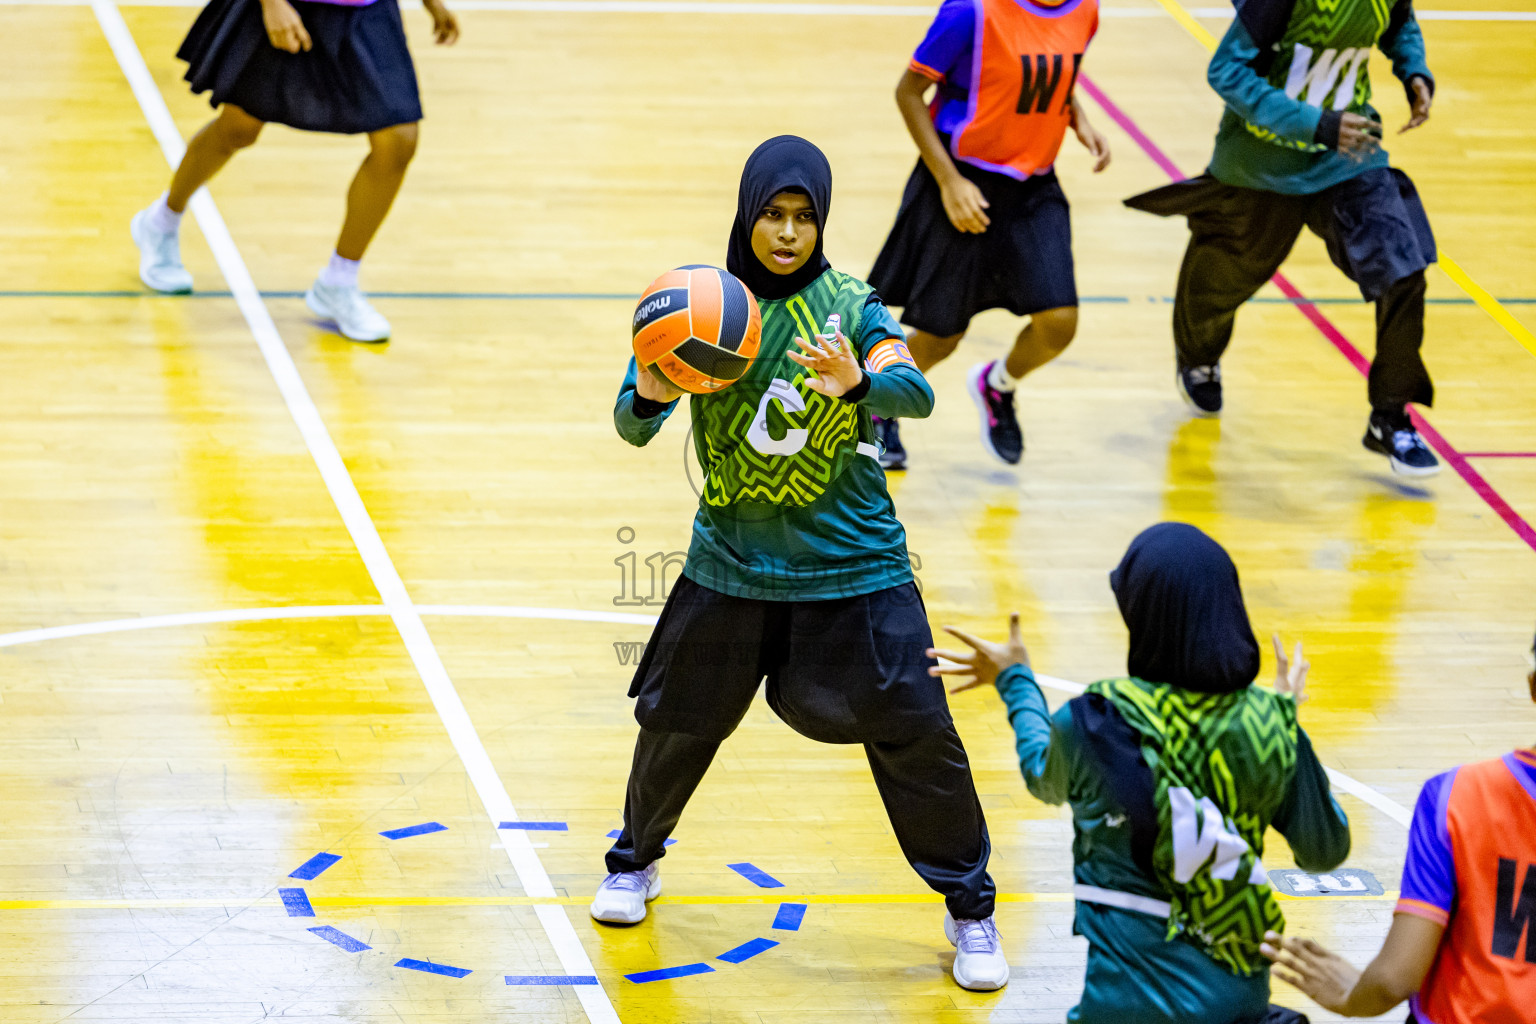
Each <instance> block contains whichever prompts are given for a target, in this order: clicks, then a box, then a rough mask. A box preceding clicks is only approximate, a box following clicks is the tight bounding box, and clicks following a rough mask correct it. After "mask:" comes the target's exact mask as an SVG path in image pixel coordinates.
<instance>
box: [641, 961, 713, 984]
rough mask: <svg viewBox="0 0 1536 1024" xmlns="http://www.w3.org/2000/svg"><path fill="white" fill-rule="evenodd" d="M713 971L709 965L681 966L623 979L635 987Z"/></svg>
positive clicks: (642, 972)
mask: <svg viewBox="0 0 1536 1024" xmlns="http://www.w3.org/2000/svg"><path fill="white" fill-rule="evenodd" d="M713 973H715V969H714V968H713V967H711V966H709V964H683V966H681V967H663V968H661V969H660V970H656V971H641V972H640V973H638V974H626V975H624V977H626V978H628V979H629V980H630V981H632V982H634V983H635V984H636V985H644V984H645V983H646V982H648V981H666V980H667V979H668V978H686V977H688V976H689V975H690V974H713Z"/></svg>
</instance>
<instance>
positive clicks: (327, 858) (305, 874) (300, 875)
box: [288, 853, 341, 882]
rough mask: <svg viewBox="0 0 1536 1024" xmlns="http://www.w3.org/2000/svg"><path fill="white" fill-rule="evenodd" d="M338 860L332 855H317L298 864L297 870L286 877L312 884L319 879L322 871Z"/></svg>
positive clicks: (338, 858)
mask: <svg viewBox="0 0 1536 1024" xmlns="http://www.w3.org/2000/svg"><path fill="white" fill-rule="evenodd" d="M339 860H341V858H340V857H338V856H337V855H336V854H334V853H317V854H315V855H314V856H313V857H311V858H309V860H307V861H305V862H304V863H303V864H300V865H299V866H298V869H297V870H295V871H294V872H293V873H292V874H290V875H289V876H288V877H289V878H297V879H300V880H302V881H305V882H313V881H314V880H315V879H317V878H319V877H320V873H321V872H322V871H324V870H325V869H326V868H328V867H330V866H331V865H332V864H335V863H336V862H337V861H339Z"/></svg>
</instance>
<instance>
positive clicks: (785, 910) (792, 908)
mask: <svg viewBox="0 0 1536 1024" xmlns="http://www.w3.org/2000/svg"><path fill="white" fill-rule="evenodd" d="M803 920H805V904H804V903H780V904H779V916H778V917H775V918H774V919H773V926H774V927H775V928H777V929H778V930H779V931H781V932H797V931H799V930H800V922H801V921H803Z"/></svg>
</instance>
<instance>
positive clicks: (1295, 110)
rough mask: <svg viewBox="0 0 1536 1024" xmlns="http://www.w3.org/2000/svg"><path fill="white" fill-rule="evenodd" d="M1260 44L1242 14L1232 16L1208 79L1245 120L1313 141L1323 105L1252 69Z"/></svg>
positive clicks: (1289, 137)
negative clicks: (1293, 93) (1297, 97)
mask: <svg viewBox="0 0 1536 1024" xmlns="http://www.w3.org/2000/svg"><path fill="white" fill-rule="evenodd" d="M1258 56H1259V47H1258V44H1256V43H1255V42H1254V41H1253V37H1252V36H1250V35H1249V34H1248V30H1247V29H1246V28H1244V27H1243V21H1242V19H1241V18H1233V19H1232V27H1231V28H1229V29H1227V34H1226V35H1224V36H1222V38H1221V45H1220V46H1218V47H1216V53H1215V55H1214V56H1212V57H1211V64H1210V67H1208V68H1207V69H1206V73H1205V78H1206V81H1208V82H1210V83H1211V88H1212V89H1215V90H1216V93H1217V94H1218V95H1219V96H1220V97H1221V98H1222V99H1224V100H1226V102H1227V106H1228V107H1230V108H1231V109H1232V111H1233V112H1234V113H1236V114H1237V115H1238V116H1239V117H1241V118H1242V119H1243V120H1245V121H1247V122H1248V123H1249V124H1255V125H1258V126H1259V127H1260V128H1267V129H1269V130H1270V131H1272V132H1274V133H1275V134H1276V135H1278V136H1279V137H1280V138H1282V139H1285V140H1286V141H1287V142H1313V141H1316V139H1317V124H1318V121H1320V120H1321V119H1322V116H1323V112H1322V110H1321V109H1320V108H1318V107H1314V106H1312V105H1311V104H1310V103H1303V102H1301V100H1293V99H1291V98H1290V97H1289V96H1287V95H1286V94H1285V90H1284V89H1279V88H1276V87H1275V86H1273V85H1270V84H1269V81H1268V80H1267V79H1265V78H1264V77H1263V76H1261V75H1260V74H1259V73H1258V72H1257V71H1255V70H1254V69H1253V67H1252V66H1251V63H1252V62H1253V61H1254V60H1256V59H1257V58H1258Z"/></svg>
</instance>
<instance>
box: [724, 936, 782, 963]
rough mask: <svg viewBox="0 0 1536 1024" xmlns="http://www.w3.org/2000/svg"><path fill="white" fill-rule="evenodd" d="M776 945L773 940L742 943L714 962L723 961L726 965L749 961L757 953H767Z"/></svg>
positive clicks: (755, 940)
mask: <svg viewBox="0 0 1536 1024" xmlns="http://www.w3.org/2000/svg"><path fill="white" fill-rule="evenodd" d="M777 945H778V943H777V942H775V941H774V940H773V939H753V940H752V941H751V942H743V943H742V944H741V945H739V946H737V947H736V948H735V949H728V950H726V951H725V952H724V953H721V954H720V955H719V956H717V957H715V959H716V960H724V961H725V962H726V963H728V964H739V963H741V962H742V961H743V960H750V959H752V958H753V957H755V956H757V954H759V953H764V952H767V951H768V950H770V949H772V948H773V947H774V946H777Z"/></svg>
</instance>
